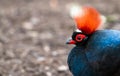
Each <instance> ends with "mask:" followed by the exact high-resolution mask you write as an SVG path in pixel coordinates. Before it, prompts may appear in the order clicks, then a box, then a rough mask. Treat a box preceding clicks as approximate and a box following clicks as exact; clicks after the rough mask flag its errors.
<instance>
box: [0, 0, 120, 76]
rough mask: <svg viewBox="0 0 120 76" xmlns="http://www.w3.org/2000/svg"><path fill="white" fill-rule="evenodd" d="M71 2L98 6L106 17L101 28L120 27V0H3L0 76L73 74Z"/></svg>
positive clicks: (1, 1) (0, 23) (0, 36)
mask: <svg viewBox="0 0 120 76" xmlns="http://www.w3.org/2000/svg"><path fill="white" fill-rule="evenodd" d="M71 3H78V4H80V5H92V6H94V7H95V8H96V9H98V11H100V12H101V14H103V15H105V16H106V17H107V23H106V24H105V25H104V26H103V27H102V29H118V30H119V29H120V1H119V0H0V76H72V74H71V73H70V72H69V70H68V66H67V56H68V53H69V52H70V49H71V48H72V47H73V46H72V45H66V44H65V42H66V39H67V38H68V37H69V36H71V34H72V32H73V25H74V24H75V23H74V21H73V20H72V18H71V17H70V16H69V12H68V9H67V7H68V5H69V4H71Z"/></svg>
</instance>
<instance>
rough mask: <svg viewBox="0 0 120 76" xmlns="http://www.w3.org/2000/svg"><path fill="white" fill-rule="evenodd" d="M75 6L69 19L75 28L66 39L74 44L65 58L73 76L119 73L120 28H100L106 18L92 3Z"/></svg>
mask: <svg viewBox="0 0 120 76" xmlns="http://www.w3.org/2000/svg"><path fill="white" fill-rule="evenodd" d="M72 9H73V8H72ZM76 9H77V13H76V12H75V10H74V11H72V18H73V19H74V21H75V23H76V28H77V29H76V30H75V31H74V32H73V33H72V36H71V37H70V38H69V39H68V40H67V42H66V44H73V45H75V46H74V47H73V48H72V50H71V51H70V53H69V55H68V59H67V63H68V67H69V70H70V72H71V73H72V74H73V76H120V31H119V30H113V29H103V30H99V27H100V26H101V25H102V24H103V22H105V21H103V20H105V19H104V18H103V16H102V15H101V14H100V13H99V12H98V11H97V10H96V9H95V8H93V7H92V6H81V7H79V8H76Z"/></svg>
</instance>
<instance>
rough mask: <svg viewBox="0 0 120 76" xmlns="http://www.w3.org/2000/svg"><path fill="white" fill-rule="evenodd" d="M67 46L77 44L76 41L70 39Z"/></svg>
mask: <svg viewBox="0 0 120 76" xmlns="http://www.w3.org/2000/svg"><path fill="white" fill-rule="evenodd" d="M66 44H76V42H75V41H74V40H72V38H69V39H68V40H67V41H66Z"/></svg>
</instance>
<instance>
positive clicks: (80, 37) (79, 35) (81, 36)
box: [75, 34, 86, 42]
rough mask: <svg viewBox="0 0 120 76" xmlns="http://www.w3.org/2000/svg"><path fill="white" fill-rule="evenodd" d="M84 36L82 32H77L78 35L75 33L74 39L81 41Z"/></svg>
mask: <svg viewBox="0 0 120 76" xmlns="http://www.w3.org/2000/svg"><path fill="white" fill-rule="evenodd" d="M85 38H86V36H85V35H83V34H78V35H76V37H75V40H76V41H77V42H81V41H82V40H84V39H85Z"/></svg>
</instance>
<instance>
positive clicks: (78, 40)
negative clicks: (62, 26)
mask: <svg viewBox="0 0 120 76" xmlns="http://www.w3.org/2000/svg"><path fill="white" fill-rule="evenodd" d="M86 40H87V35H85V34H83V33H82V31H80V30H79V29H77V30H75V31H74V32H73V34H72V37H70V38H69V39H68V40H67V42H66V44H76V45H80V44H83V43H84V42H85V41H86Z"/></svg>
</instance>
